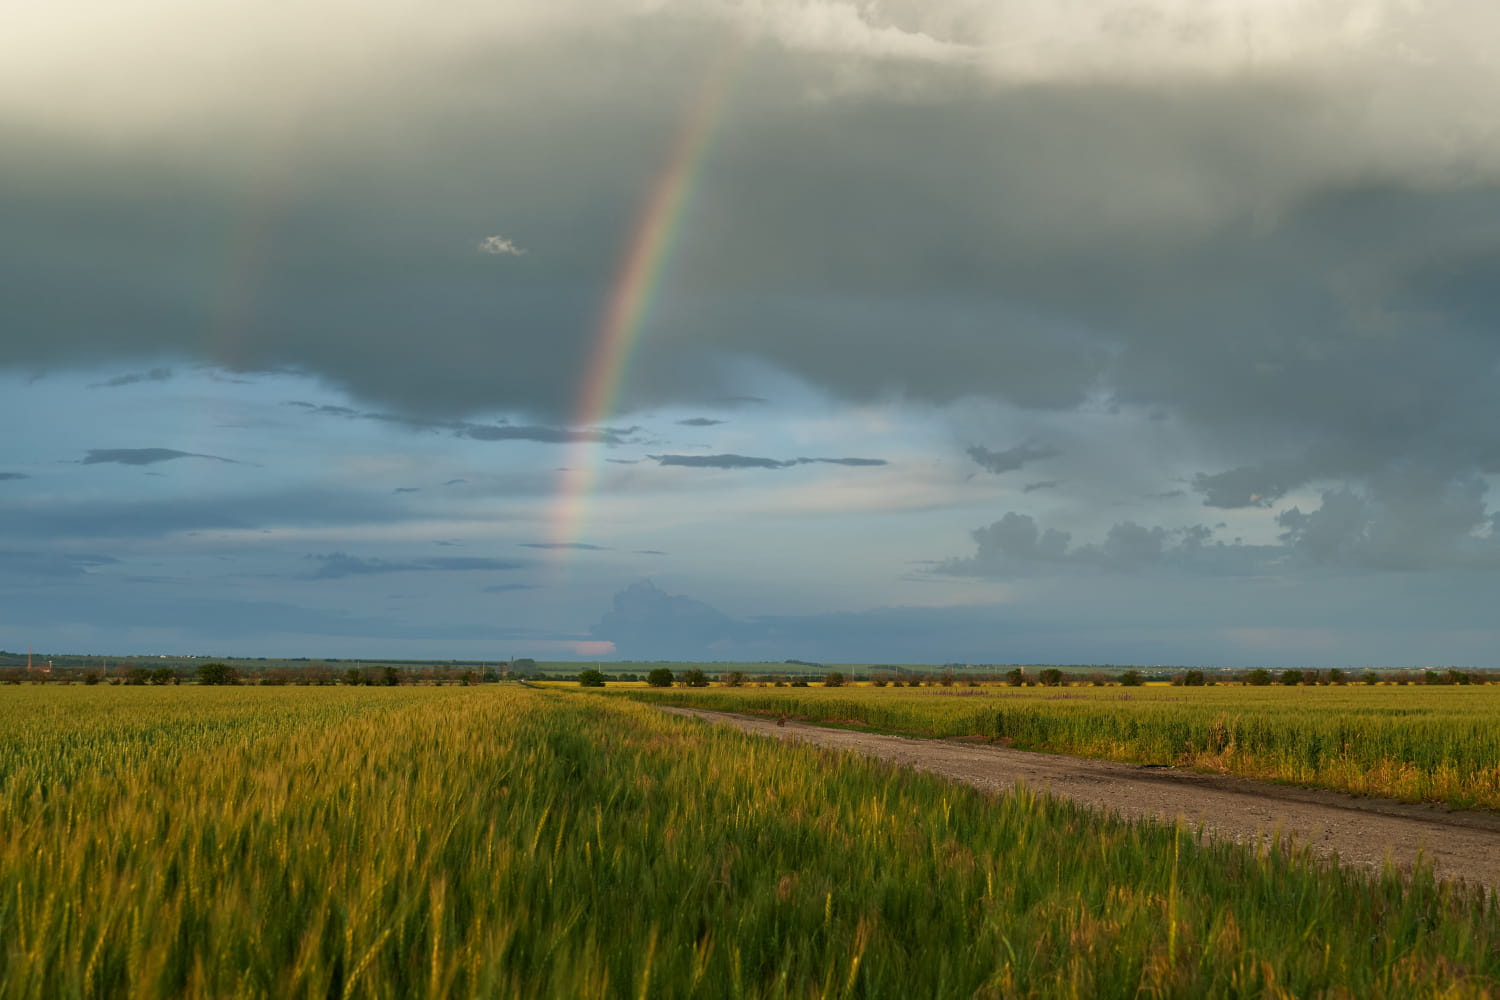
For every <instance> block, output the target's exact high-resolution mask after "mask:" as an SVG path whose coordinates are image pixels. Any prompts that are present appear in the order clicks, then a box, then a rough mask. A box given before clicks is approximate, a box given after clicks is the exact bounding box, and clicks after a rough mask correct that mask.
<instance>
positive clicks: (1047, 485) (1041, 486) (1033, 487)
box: [1021, 479, 1062, 493]
mask: <svg viewBox="0 0 1500 1000" xmlns="http://www.w3.org/2000/svg"><path fill="white" fill-rule="evenodd" d="M1061 485H1062V483H1061V482H1059V481H1058V480H1056V479H1043V480H1040V481H1038V482H1035V483H1027V484H1026V485H1025V486H1022V487H1021V492H1022V493H1035V492H1036V491H1038V490H1055V489H1057V488H1058V487H1059V486H1061Z"/></svg>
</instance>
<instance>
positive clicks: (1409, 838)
mask: <svg viewBox="0 0 1500 1000" xmlns="http://www.w3.org/2000/svg"><path fill="white" fill-rule="evenodd" d="M664 711H667V712H672V713H674V714H676V715H685V716H690V717H694V718H699V719H704V720H708V721H711V722H717V723H721V724H724V725H731V726H736V727H738V728H739V729H742V730H744V731H746V732H750V733H758V734H760V735H763V736H771V737H775V738H777V739H783V740H797V741H800V742H803V743H812V744H815V745H817V746H822V747H830V748H833V749H838V750H851V751H854V752H856V753H862V754H865V755H866V756H870V757H877V758H880V759H882V760H887V761H890V762H892V763H894V764H898V765H902V766H906V767H913V768H916V769H918V770H921V771H930V772H932V773H933V774H938V775H942V776H943V777H945V778H950V779H952V780H955V781H961V782H964V783H965V784H969V785H973V786H975V787H976V788H980V789H983V790H984V791H988V792H1003V791H1005V790H1007V789H1009V788H1010V787H1012V786H1013V785H1015V784H1016V783H1017V782H1024V783H1025V784H1026V786H1027V787H1029V788H1031V789H1033V790H1035V791H1042V792H1046V793H1048V794H1051V795H1055V796H1057V797H1059V798H1065V799H1071V800H1072V801H1074V802H1079V803H1082V804H1084V805H1087V806H1091V807H1093V808H1096V809H1103V810H1108V811H1110V812H1113V813H1115V814H1117V815H1120V816H1125V817H1128V818H1132V819H1134V818H1147V819H1158V820H1165V821H1167V822H1172V821H1174V820H1176V819H1177V818H1179V817H1181V818H1182V820H1183V821H1184V822H1185V823H1187V824H1188V825H1189V826H1197V825H1201V826H1202V827H1203V828H1204V830H1205V831H1206V832H1207V833H1208V834H1209V835H1210V836H1212V837H1217V838H1222V839H1228V840H1233V841H1236V842H1239V843H1256V842H1265V841H1270V840H1271V839H1272V838H1273V837H1275V836H1280V837H1281V838H1282V840H1283V841H1286V840H1291V841H1293V842H1294V843H1296V844H1298V845H1302V846H1307V847H1309V848H1310V849H1311V850H1312V851H1313V853H1314V854H1316V855H1318V856H1321V857H1325V858H1335V857H1336V858H1337V859H1338V860H1339V861H1340V862H1342V863H1344V864H1348V865H1355V866H1360V867H1365V868H1370V869H1374V870H1379V869H1380V868H1381V867H1382V866H1383V865H1384V864H1385V862H1386V861H1387V860H1389V861H1391V862H1392V863H1394V864H1395V865H1397V866H1398V867H1400V868H1401V869H1403V870H1406V871H1410V870H1411V867H1412V864H1413V863H1414V862H1415V861H1416V859H1417V857H1418V856H1419V855H1420V856H1421V858H1422V859H1423V861H1425V862H1426V863H1427V864H1430V865H1431V866H1432V868H1433V870H1434V871H1435V872H1436V874H1437V876H1438V877H1439V878H1443V879H1454V880H1463V881H1466V882H1470V883H1477V884H1480V885H1483V886H1486V887H1487V888H1490V889H1500V816H1495V815H1492V814H1489V813H1470V812H1458V811H1454V810H1450V809H1447V808H1446V807H1443V806H1439V805H1414V804H1409V803H1404V802H1392V801H1389V800H1386V799H1368V798H1357V797H1355V796H1352V795H1345V794H1343V793H1340V792H1330V791H1323V790H1320V789H1308V788H1294V787H1290V786H1286V785H1273V784H1267V783H1265V782H1259V781H1252V780H1250V779H1248V778H1236V777H1225V776H1220V775H1209V774H1198V773H1195V772H1191V771H1182V770H1178V769H1176V768H1170V767H1142V766H1140V765H1137V764H1121V763H1117V762H1114V761H1104V760H1089V759H1086V758H1081V757H1065V756H1061V755H1055V754H1045V753H1033V752H1030V751H1026V750H1009V749H1005V748H1003V747H997V746H980V745H975V744H973V743H966V742H958V741H952V740H935V739H930V740H924V739H910V738H907V737H904V736H887V735H884V734H879V733H868V732H856V731H851V730H846V729H829V728H826V727H824V726H815V725H809V724H807V723H803V722H793V721H791V720H788V721H786V722H785V724H778V723H777V722H776V721H775V720H772V719H763V718H752V717H747V716H739V715H731V714H728V713H725V712H707V711H702V710H699V709H692V708H664Z"/></svg>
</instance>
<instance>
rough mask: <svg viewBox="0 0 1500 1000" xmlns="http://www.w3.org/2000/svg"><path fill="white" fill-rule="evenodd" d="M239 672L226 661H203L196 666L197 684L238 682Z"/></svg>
mask: <svg viewBox="0 0 1500 1000" xmlns="http://www.w3.org/2000/svg"><path fill="white" fill-rule="evenodd" d="M239 682H240V672H239V671H238V670H236V669H234V668H233V667H231V666H229V665H228V664H227V663H204V664H201V665H199V667H198V683H199V684H212V685H221V684H238V683H239Z"/></svg>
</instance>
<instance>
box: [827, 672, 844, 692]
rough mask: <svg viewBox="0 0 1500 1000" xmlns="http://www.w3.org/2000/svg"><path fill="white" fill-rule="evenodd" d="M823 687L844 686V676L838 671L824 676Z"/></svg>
mask: <svg viewBox="0 0 1500 1000" xmlns="http://www.w3.org/2000/svg"><path fill="white" fill-rule="evenodd" d="M823 686H824V687H826V688H837V687H843V686H844V675H843V674H841V673H839V672H838V671H837V670H835V671H832V672H831V673H827V674H824V675H823Z"/></svg>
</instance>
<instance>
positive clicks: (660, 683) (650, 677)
mask: <svg viewBox="0 0 1500 1000" xmlns="http://www.w3.org/2000/svg"><path fill="white" fill-rule="evenodd" d="M674 680H676V678H675V677H673V676H672V671H670V670H668V669H667V668H666V667H657V668H655V669H654V670H652V671H651V672H650V673H648V674H647V675H646V683H647V684H649V685H651V686H652V687H654V688H669V687H671V686H672V682H673V681H674Z"/></svg>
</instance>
